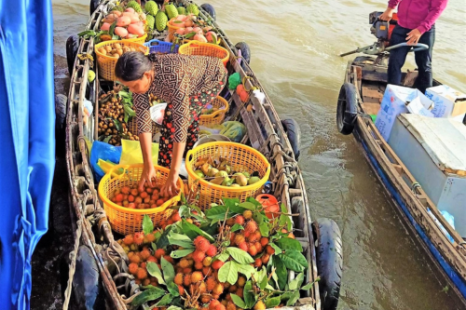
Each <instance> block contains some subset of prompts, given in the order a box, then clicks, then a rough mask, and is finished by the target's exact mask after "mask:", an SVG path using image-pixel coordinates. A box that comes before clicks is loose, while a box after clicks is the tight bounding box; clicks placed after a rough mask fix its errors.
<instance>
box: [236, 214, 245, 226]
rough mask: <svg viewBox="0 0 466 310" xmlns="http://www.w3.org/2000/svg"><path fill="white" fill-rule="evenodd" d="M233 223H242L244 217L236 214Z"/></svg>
mask: <svg viewBox="0 0 466 310" xmlns="http://www.w3.org/2000/svg"><path fill="white" fill-rule="evenodd" d="M235 223H236V224H239V225H244V217H243V216H242V215H238V216H237V217H235Z"/></svg>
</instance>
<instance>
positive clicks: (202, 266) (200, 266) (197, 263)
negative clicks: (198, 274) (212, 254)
mask: <svg viewBox="0 0 466 310" xmlns="http://www.w3.org/2000/svg"><path fill="white" fill-rule="evenodd" d="M202 268H204V261H202V262H200V263H199V262H196V263H194V269H196V270H201V269H202Z"/></svg>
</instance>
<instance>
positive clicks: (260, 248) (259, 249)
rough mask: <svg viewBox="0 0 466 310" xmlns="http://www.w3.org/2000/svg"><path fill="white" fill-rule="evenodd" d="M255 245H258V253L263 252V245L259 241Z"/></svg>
mask: <svg viewBox="0 0 466 310" xmlns="http://www.w3.org/2000/svg"><path fill="white" fill-rule="evenodd" d="M254 245H255V246H256V250H257V253H261V252H262V249H263V248H262V245H261V244H260V243H259V242H256V243H254Z"/></svg>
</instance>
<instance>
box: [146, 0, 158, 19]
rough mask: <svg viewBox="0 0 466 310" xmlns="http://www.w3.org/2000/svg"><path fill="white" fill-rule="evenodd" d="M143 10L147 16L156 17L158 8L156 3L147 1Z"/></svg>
mask: <svg viewBox="0 0 466 310" xmlns="http://www.w3.org/2000/svg"><path fill="white" fill-rule="evenodd" d="M144 9H145V10H146V11H147V13H148V14H149V15H152V16H155V15H157V11H158V10H159V7H158V6H157V3H155V1H147V2H146V5H145V6H144Z"/></svg>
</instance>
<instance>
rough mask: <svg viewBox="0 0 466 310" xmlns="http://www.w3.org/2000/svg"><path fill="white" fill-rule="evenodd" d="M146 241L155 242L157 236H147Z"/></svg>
mask: <svg viewBox="0 0 466 310" xmlns="http://www.w3.org/2000/svg"><path fill="white" fill-rule="evenodd" d="M146 239H147V242H148V243H151V242H154V241H155V235H154V234H148V235H146Z"/></svg>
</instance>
